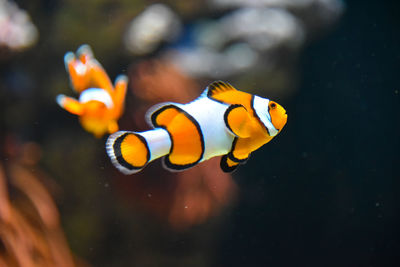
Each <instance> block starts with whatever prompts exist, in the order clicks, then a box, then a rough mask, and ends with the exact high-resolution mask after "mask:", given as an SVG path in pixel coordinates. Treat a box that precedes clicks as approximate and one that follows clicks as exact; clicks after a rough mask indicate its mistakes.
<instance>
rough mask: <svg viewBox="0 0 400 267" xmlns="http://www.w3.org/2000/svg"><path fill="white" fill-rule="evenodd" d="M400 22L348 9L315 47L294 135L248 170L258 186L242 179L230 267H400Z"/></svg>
mask: <svg viewBox="0 0 400 267" xmlns="http://www.w3.org/2000/svg"><path fill="white" fill-rule="evenodd" d="M399 14H400V13H399V5H398V3H396V1H391V2H390V1H348V2H347V10H346V12H345V14H344V16H343V18H342V20H341V21H340V22H339V25H338V27H337V28H336V29H335V30H334V31H333V32H332V33H331V34H329V35H328V36H326V37H325V38H323V39H322V40H320V41H318V42H315V43H313V44H311V45H309V46H308V47H307V48H306V49H305V53H304V54H303V55H302V59H301V73H302V76H301V83H300V87H301V88H300V90H299V93H298V94H297V95H296V97H295V98H294V99H293V101H292V102H290V103H284V104H286V105H287V110H288V114H289V119H288V124H287V126H286V128H285V132H284V133H282V136H280V140H279V142H278V141H277V140H274V142H272V143H271V144H270V145H269V149H268V152H265V151H264V152H265V154H266V156H265V159H264V161H260V158H261V157H256V156H254V157H253V158H252V160H251V161H249V162H248V163H247V165H246V166H245V167H244V168H242V169H240V170H239V172H240V173H254V177H257V178H254V177H252V176H251V175H250V174H249V176H250V177H246V179H243V180H240V187H241V189H242V193H243V195H242V197H241V200H240V201H239V205H238V206H237V207H236V208H235V210H234V216H233V220H232V221H231V224H230V225H227V227H226V229H227V230H226V232H225V239H224V242H223V244H222V245H221V247H222V250H223V254H222V256H221V257H220V263H221V265H223V266H399V264H400V258H399V257H400V256H399V251H400V239H399V238H400V232H399V225H400V217H399V215H400V214H399V205H400V202H399V192H400V191H399V190H400V183H399V178H400V175H399V166H400V158H399V148H400V147H399V139H400V138H399V122H400V116H399V115H400V114H399V111H400V109H399V108H400V106H399V88H400V86H399V80H398V76H399V71H400V50H399V48H400V32H399V26H400V23H399V22H400V19H399V18H400V17H399ZM264 152H257V153H264ZM257 153H256V154H257ZM259 172H262V173H264V175H263V176H262V177H259V176H257V175H256V174H255V173H259Z"/></svg>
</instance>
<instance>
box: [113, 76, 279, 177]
mask: <svg viewBox="0 0 400 267" xmlns="http://www.w3.org/2000/svg"><path fill="white" fill-rule="evenodd" d="M146 118H147V121H148V122H149V124H150V125H151V126H153V127H154V129H153V130H149V131H145V132H129V131H119V132H116V133H114V134H112V135H111V136H110V137H109V138H108V140H107V144H106V148H107V153H108V155H109V156H110V158H111V161H112V163H113V164H114V165H115V167H117V168H118V169H119V170H120V171H121V172H123V173H124V174H133V173H135V172H138V171H140V170H141V169H142V168H144V167H145V166H146V164H147V163H149V162H150V161H152V160H155V159H157V158H159V157H162V156H165V157H164V159H163V165H164V167H165V168H166V169H168V170H170V171H180V170H185V169H188V168H190V167H193V166H194V165H196V164H197V163H199V162H202V161H204V160H207V159H209V158H212V157H215V156H220V155H222V158H221V163H220V166H221V168H222V170H223V171H225V172H231V171H233V170H235V169H236V168H237V166H238V165H239V164H241V163H244V162H245V161H246V160H247V159H248V157H249V156H250V153H251V152H253V151H255V150H257V149H258V148H260V147H261V146H262V145H264V144H266V143H268V142H269V141H271V139H272V138H273V137H274V136H276V135H277V134H278V133H279V132H280V131H281V130H282V128H283V127H284V126H285V124H286V121H287V115H286V111H285V109H283V107H281V106H280V105H279V104H278V103H276V102H273V101H270V100H269V99H266V98H262V97H259V96H255V95H251V94H248V93H245V92H241V91H238V90H236V89H235V88H233V87H232V86H231V85H230V84H228V83H224V82H222V81H217V82H213V83H212V84H210V85H209V86H208V87H207V88H206V90H205V91H204V92H203V93H202V94H201V96H200V97H199V98H197V99H196V100H194V101H193V102H190V103H188V104H177V103H171V102H169V103H163V104H159V105H156V106H154V107H153V108H151V109H150V110H149V111H148V113H147V115H146Z"/></svg>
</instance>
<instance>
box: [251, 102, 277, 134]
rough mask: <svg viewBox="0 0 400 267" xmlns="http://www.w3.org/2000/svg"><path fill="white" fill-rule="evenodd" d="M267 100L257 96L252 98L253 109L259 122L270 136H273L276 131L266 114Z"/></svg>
mask: <svg viewBox="0 0 400 267" xmlns="http://www.w3.org/2000/svg"><path fill="white" fill-rule="evenodd" d="M268 104H269V99H266V98H262V97H259V96H254V100H253V108H254V110H255V111H256V116H257V117H258V118H259V119H260V120H261V122H262V123H263V124H264V125H265V127H267V129H268V131H269V135H270V136H275V135H277V134H278V130H277V129H276V128H275V127H274V125H273V124H272V122H271V116H270V115H269V112H268Z"/></svg>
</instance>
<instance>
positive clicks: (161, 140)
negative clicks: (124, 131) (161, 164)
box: [136, 128, 171, 162]
mask: <svg viewBox="0 0 400 267" xmlns="http://www.w3.org/2000/svg"><path fill="white" fill-rule="evenodd" d="M136 134H140V135H141V136H143V137H144V138H145V139H146V142H147V145H148V147H149V150H150V151H149V152H150V159H149V162H150V161H152V160H154V159H157V158H159V157H162V156H164V155H166V154H168V153H169V150H170V149H171V139H170V138H169V134H168V132H167V131H166V130H164V129H162V128H157V129H154V130H149V131H146V132H140V133H136Z"/></svg>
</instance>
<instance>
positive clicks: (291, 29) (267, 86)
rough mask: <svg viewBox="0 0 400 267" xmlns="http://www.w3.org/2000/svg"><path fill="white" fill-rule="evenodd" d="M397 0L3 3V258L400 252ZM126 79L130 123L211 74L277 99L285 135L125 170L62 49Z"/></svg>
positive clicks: (197, 258)
mask: <svg viewBox="0 0 400 267" xmlns="http://www.w3.org/2000/svg"><path fill="white" fill-rule="evenodd" d="M399 14H400V13H399V5H398V4H397V1H385V2H383V1H342V0H296V1H295V0H203V1H201V0H187V1H173V0H170V1H158V2H156V1H144V0H136V1H135V0H130V1H127V0H96V1H95V0H87V1H77V0H65V1H61V0H52V1H50V0H42V1H39V0H29V1H27V0H20V1H10V0H0V266H399V264H400V259H399V258H400V256H399V255H400V254H399V253H398V252H399V250H400V230H399V225H400V214H399V211H400V199H399V193H400V182H399V178H400V172H399V169H400V167H399V166H400V157H399V148H400V147H399V140H400V138H399V132H400V131H399V130H400V129H399V121H400V106H399V90H400V86H399V81H398V76H397V75H398V73H399V71H400V50H399V47H400V34H399V26H400V23H399V22H400V17H399ZM81 44H89V45H90V46H91V47H92V49H93V51H94V54H95V56H96V58H97V59H98V60H99V61H100V63H101V64H102V65H103V66H104V68H105V69H106V71H107V73H108V74H109V75H110V78H111V79H112V80H114V79H115V77H116V76H117V75H118V74H120V73H123V74H126V75H127V76H128V77H129V88H128V93H127V98H126V102H125V113H124V115H123V116H122V118H121V119H120V121H119V124H120V128H121V129H124V130H146V129H148V128H149V127H148V126H147V125H146V123H145V120H144V114H145V112H146V110H147V109H148V108H149V107H151V106H152V105H154V104H156V103H159V102H163V101H175V102H181V103H185V102H188V101H190V100H192V99H195V98H196V97H197V96H198V95H199V94H200V93H201V92H202V91H203V90H204V88H205V87H206V86H207V85H208V84H209V83H210V82H212V81H214V80H217V79H221V80H225V81H228V82H229V83H231V84H233V85H234V86H235V87H237V88H238V89H240V90H243V91H247V92H250V93H253V94H257V95H259V96H262V97H267V98H270V99H273V100H276V101H277V102H278V103H280V104H282V105H283V106H284V107H285V109H286V110H287V113H288V116H289V119H288V123H287V125H286V127H285V128H284V130H283V131H282V133H281V134H280V135H279V136H278V137H277V138H275V139H274V140H273V141H272V142H271V143H269V144H267V145H266V146H265V147H263V148H262V149H259V150H258V151H256V152H254V153H253V155H252V157H251V158H250V160H249V161H248V162H247V164H245V165H244V166H241V167H240V168H238V170H237V171H236V172H234V173H233V174H225V173H223V172H222V171H221V170H220V169H219V159H218V158H216V159H213V160H209V161H207V162H204V163H202V164H200V165H198V166H196V167H194V168H192V169H190V170H188V171H185V172H180V173H169V172H167V171H164V170H163V169H162V167H161V164H160V162H159V161H156V162H155V163H153V164H151V165H149V166H148V167H146V169H145V170H144V171H143V172H141V173H139V174H135V175H131V176H125V175H122V174H120V173H119V172H118V171H117V170H116V169H115V168H114V167H113V166H112V164H111V163H110V161H109V159H108V157H107V155H106V153H105V147H104V144H105V140H106V138H107V137H106V136H105V137H103V138H100V139H97V138H95V137H93V136H92V135H91V134H90V133H87V132H85V131H84V130H83V129H82V127H81V126H80V124H79V122H78V119H77V117H76V116H74V115H71V114H69V113H67V112H66V111H64V110H63V109H61V108H60V107H59V106H58V105H57V103H56V101H55V97H56V96H57V95H58V94H61V93H62V94H66V95H70V96H74V97H76V94H74V92H73V91H72V89H71V87H70V84H69V79H68V74H67V72H66V71H65V68H64V63H63V56H64V54H65V53H66V52H67V51H75V50H76V49H77V48H78V47H79V46H80V45H81Z"/></svg>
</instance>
